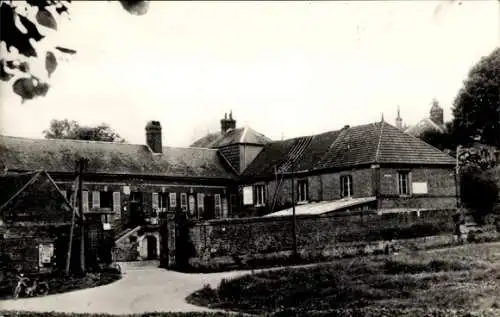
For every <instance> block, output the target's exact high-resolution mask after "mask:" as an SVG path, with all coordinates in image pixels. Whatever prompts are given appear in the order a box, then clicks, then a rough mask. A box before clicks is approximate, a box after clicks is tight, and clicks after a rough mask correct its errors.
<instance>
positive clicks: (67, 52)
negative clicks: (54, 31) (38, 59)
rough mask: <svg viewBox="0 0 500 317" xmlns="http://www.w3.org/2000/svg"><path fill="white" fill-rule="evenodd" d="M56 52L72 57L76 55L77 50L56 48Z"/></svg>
mask: <svg viewBox="0 0 500 317" xmlns="http://www.w3.org/2000/svg"><path fill="white" fill-rule="evenodd" d="M56 50H58V51H60V52H63V53H66V54H71V55H73V54H76V51H75V50H73V49H70V48H66V47H61V46H56Z"/></svg>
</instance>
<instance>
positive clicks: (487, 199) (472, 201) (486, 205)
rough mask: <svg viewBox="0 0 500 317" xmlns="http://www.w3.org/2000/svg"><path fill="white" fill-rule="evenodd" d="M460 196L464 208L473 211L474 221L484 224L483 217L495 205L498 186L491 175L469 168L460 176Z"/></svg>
mask: <svg viewBox="0 0 500 317" xmlns="http://www.w3.org/2000/svg"><path fill="white" fill-rule="evenodd" d="M460 196H461V199H462V202H463V204H464V206H465V207H467V208H469V209H471V210H472V211H473V213H472V215H473V217H474V220H475V221H476V222H477V223H478V224H484V220H485V217H486V216H487V215H488V214H490V213H492V212H493V210H494V207H495V205H496V202H497V198H498V186H497V183H496V182H495V180H494V179H493V177H492V176H491V174H487V173H484V172H482V171H481V169H479V168H474V167H469V168H466V169H465V170H464V171H463V172H462V174H461V179H460Z"/></svg>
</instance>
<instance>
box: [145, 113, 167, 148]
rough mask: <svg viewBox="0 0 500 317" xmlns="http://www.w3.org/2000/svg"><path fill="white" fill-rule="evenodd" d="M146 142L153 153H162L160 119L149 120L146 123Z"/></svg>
mask: <svg viewBox="0 0 500 317" xmlns="http://www.w3.org/2000/svg"><path fill="white" fill-rule="evenodd" d="M146 144H147V145H148V146H149V147H150V148H151V150H152V151H153V152H154V153H162V152H163V147H162V144H161V124H160V121H149V122H148V123H147V124H146Z"/></svg>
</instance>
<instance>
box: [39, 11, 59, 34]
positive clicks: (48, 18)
mask: <svg viewBox="0 0 500 317" xmlns="http://www.w3.org/2000/svg"><path fill="white" fill-rule="evenodd" d="M36 20H37V21H38V23H40V24H41V25H43V26H45V27H47V28H50V29H53V30H57V22H56V19H54V17H53V16H52V14H51V13H50V12H49V11H47V10H45V9H39V10H38V12H37V13H36Z"/></svg>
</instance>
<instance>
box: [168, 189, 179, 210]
mask: <svg viewBox="0 0 500 317" xmlns="http://www.w3.org/2000/svg"><path fill="white" fill-rule="evenodd" d="M168 197H169V202H170V209H171V210H172V209H175V208H176V207H177V193H170V194H169V196H168Z"/></svg>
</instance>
